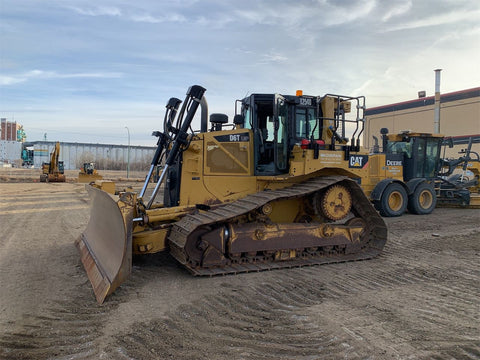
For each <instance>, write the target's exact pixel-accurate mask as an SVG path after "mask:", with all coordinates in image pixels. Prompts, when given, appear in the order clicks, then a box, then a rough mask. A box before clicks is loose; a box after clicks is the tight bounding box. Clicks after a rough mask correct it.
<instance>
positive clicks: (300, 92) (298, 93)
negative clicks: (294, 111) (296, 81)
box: [295, 90, 303, 96]
mask: <svg viewBox="0 0 480 360" xmlns="http://www.w3.org/2000/svg"><path fill="white" fill-rule="evenodd" d="M295 95H297V96H302V95H303V90H297V93H296V94H295Z"/></svg>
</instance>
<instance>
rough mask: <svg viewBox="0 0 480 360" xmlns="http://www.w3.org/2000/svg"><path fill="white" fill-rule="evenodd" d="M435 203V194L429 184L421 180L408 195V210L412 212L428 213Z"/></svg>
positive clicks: (418, 213)
mask: <svg viewBox="0 0 480 360" xmlns="http://www.w3.org/2000/svg"><path fill="white" fill-rule="evenodd" d="M436 205H437V195H436V194H435V189H434V188H433V186H432V185H431V184H428V183H426V182H422V183H421V184H419V185H418V186H417V188H416V189H415V191H414V192H413V194H412V195H410V196H409V197H408V211H409V212H411V213H412V214H417V215H427V214H430V213H431V212H432V211H433V209H435V206H436Z"/></svg>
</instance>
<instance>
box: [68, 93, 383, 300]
mask: <svg viewBox="0 0 480 360" xmlns="http://www.w3.org/2000/svg"><path fill="white" fill-rule="evenodd" d="M205 91H206V90H205V89H204V88H202V87H201V86H198V85H195V86H192V87H190V88H189V90H188V92H187V95H186V98H185V101H184V102H183V104H182V101H181V100H179V99H176V98H171V99H170V100H169V101H168V103H167V106H166V112H165V118H164V131H163V132H160V131H156V132H154V133H153V135H155V136H156V137H157V138H158V139H157V150H156V152H155V155H154V157H153V159H152V162H151V166H150V170H149V172H148V174H147V176H146V179H145V183H144V184H143V187H142V189H141V191H140V192H139V193H134V192H131V191H125V192H120V193H119V194H118V195H111V194H109V193H107V192H105V191H102V190H101V189H98V188H97V187H95V186H92V185H86V188H87V190H88V192H89V195H90V199H91V216H90V221H89V223H88V225H87V228H86V230H85V231H84V232H83V234H82V235H81V237H80V238H79V239H78V240H77V241H76V245H77V247H78V249H79V251H80V254H81V259H82V262H83V265H84V267H85V269H86V272H87V275H88V277H89V279H90V281H91V283H92V286H93V289H94V293H95V295H96V298H97V301H98V302H99V303H102V302H103V301H104V300H105V298H106V296H108V295H109V294H111V293H112V292H113V291H114V290H115V289H116V288H117V287H118V286H119V285H120V284H121V283H122V282H123V281H124V280H125V279H126V278H127V277H128V276H129V274H130V272H131V269H132V255H134V254H135V255H140V254H150V253H157V252H161V251H168V252H169V253H170V254H171V255H172V256H173V257H174V258H175V259H177V260H178V261H179V263H180V264H182V265H183V266H184V267H185V268H186V269H188V270H189V271H190V272H191V273H192V274H194V275H206V276H212V275H217V274H236V273H242V272H253V271H262V270H270V269H277V268H290V267H300V266H306V265H316V264H324V263H334V262H343V261H350V260H360V259H369V258H372V257H374V256H376V255H378V254H379V253H380V252H381V251H382V248H383V247H384V245H385V242H386V240H387V227H386V225H385V222H384V220H383V218H382V217H381V216H380V215H379V214H378V212H377V211H376V210H375V208H374V206H373V205H372V203H371V202H370V200H369V198H368V197H367V196H366V195H365V193H364V191H363V190H362V188H361V187H360V185H359V183H361V182H362V174H363V173H364V172H365V171H366V170H365V166H366V163H363V160H365V159H368V153H365V152H363V150H361V149H360V145H359V137H360V135H361V133H362V132H363V125H364V118H363V112H364V110H365V99H364V97H348V96H339V95H331V94H327V95H325V96H304V95H303V94H301V93H297V94H296V95H295V96H293V95H291V96H287V95H285V96H282V95H279V94H252V95H250V96H248V97H246V98H244V99H242V100H237V101H236V103H235V116H234V119H233V124H228V117H227V116H226V115H224V114H211V115H210V123H211V126H210V127H209V124H208V108H207V102H206V99H205V96H204V93H205ZM180 105H182V106H181V107H180ZM199 107H200V108H201V111H200V113H201V116H200V117H201V119H200V121H201V129H200V131H198V132H195V131H192V130H191V123H192V120H193V118H194V116H195V113H196V112H197V109H198V108H199ZM352 110H353V111H352ZM350 113H351V115H352V116H353V115H354V114H356V117H355V118H354V119H353V120H347V118H346V114H350ZM348 122H350V123H351V125H353V127H354V128H355V130H354V132H353V135H352V137H351V139H350V140H348V139H346V137H345V129H346V124H347V123H348ZM160 164H162V165H163V169H162V172H161V174H160V177H159V179H158V182H156V184H155V185H153V184H151V182H150V179H151V177H152V174H153V172H154V169H156V168H157V166H159V165H160ZM149 186H150V188H149ZM162 187H163V201H162V202H160V201H158V200H157V195H158V192H159V191H160V189H161V188H162Z"/></svg>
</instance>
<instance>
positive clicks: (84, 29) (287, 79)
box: [0, 0, 480, 146]
mask: <svg viewBox="0 0 480 360" xmlns="http://www.w3.org/2000/svg"><path fill="white" fill-rule="evenodd" d="M0 51H1V53H0V117H2V118H3V117H6V118H7V119H8V120H10V121H13V120H14V121H17V122H18V123H20V124H22V125H23V126H24V129H25V132H26V134H27V140H28V141H36V140H43V137H44V134H45V133H46V134H47V139H48V140H52V141H53V140H59V141H73V142H93V143H107V144H126V143H127V129H125V126H127V127H128V129H129V131H130V137H131V144H135V145H152V146H153V145H154V144H155V142H156V141H155V138H153V137H152V136H151V133H152V131H153V130H162V128H161V127H162V125H161V124H162V122H163V116H164V109H165V104H166V102H167V100H168V99H169V98H170V97H172V96H175V97H178V98H180V99H182V100H183V98H184V96H185V92H186V90H187V88H188V87H189V86H190V85H193V84H199V85H202V86H204V87H205V88H206V89H207V92H206V97H207V100H208V104H209V110H210V112H223V113H226V114H228V115H229V116H230V118H231V117H232V116H233V113H234V104H235V100H236V99H240V98H243V97H244V96H245V95H247V94H250V93H256V92H266V93H282V94H294V93H295V90H297V89H302V90H303V91H304V93H305V94H310V95H323V94H325V93H336V94H343V95H354V96H357V95H365V96H366V98H367V106H369V107H372V106H378V105H383V104H388V103H392V102H399V101H405V100H411V99H414V98H416V96H417V92H418V91H419V90H426V92H427V96H428V95H433V93H434V71H433V70H434V69H437V68H441V69H443V71H442V84H441V91H442V93H446V92H451V91H457V90H463V89H468V88H472V87H477V86H479V85H480V65H479V64H480V2H478V1H472V0H468V1H467V0H435V1H429V0H398V1H395V0H392V1H381V0H338V1H334V0H316V1H314V0H309V1H291V0H275V1H274V0H270V1H261V0H245V1H244V0H235V1H234V0H207V1H200V0H199V1H196V0H182V1H180V0H170V1H157V0H136V1H131V0H128V1H124V0H120V1H118V0H117V1H113V0H97V1H80V0H42V1H38V0H31V1H29V0H0ZM194 127H195V128H199V126H194Z"/></svg>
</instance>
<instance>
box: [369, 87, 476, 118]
mask: <svg viewBox="0 0 480 360" xmlns="http://www.w3.org/2000/svg"><path fill="white" fill-rule="evenodd" d="M474 97H480V87H476V88H472V89H467V90H461V91H455V92H451V93H446V94H440V102H441V103H446V102H450V101H458V100H464V99H470V98H474ZM434 103H435V96H427V97H424V98H419V99H415V100H408V101H402V102H398V103H394V104H388V105H382V106H377V107H372V108H368V109H367V110H366V111H365V116H369V115H377V114H383V113H388V112H393V111H400V110H406V109H413V108H417V107H422V106H429V105H433V104H434Z"/></svg>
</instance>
